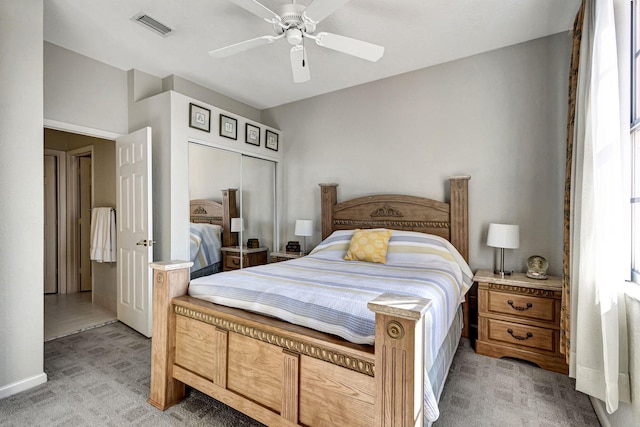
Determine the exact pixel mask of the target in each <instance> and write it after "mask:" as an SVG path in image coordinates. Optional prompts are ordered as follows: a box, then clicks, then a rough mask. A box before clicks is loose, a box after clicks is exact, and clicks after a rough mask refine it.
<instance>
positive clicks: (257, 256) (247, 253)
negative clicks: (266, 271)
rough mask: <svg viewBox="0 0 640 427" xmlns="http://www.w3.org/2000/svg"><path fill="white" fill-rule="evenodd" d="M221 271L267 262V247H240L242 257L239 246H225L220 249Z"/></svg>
mask: <svg viewBox="0 0 640 427" xmlns="http://www.w3.org/2000/svg"><path fill="white" fill-rule="evenodd" d="M220 250H221V251H222V271H231V270H237V269H239V268H246V267H253V266H256V265H262V264H266V263H267V248H266V247H260V248H251V249H249V248H247V247H246V246H243V247H242V257H241V256H240V247H239V246H225V247H223V248H222V249H220Z"/></svg>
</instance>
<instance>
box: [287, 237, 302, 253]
mask: <svg viewBox="0 0 640 427" xmlns="http://www.w3.org/2000/svg"><path fill="white" fill-rule="evenodd" d="M287 252H291V253H300V242H297V241H295V240H290V241H289V242H288V243H287Z"/></svg>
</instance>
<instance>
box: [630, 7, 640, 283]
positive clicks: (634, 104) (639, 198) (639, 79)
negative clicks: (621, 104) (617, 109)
mask: <svg viewBox="0 0 640 427" xmlns="http://www.w3.org/2000/svg"><path fill="white" fill-rule="evenodd" d="M638 22H640V5H639V4H638V2H636V1H632V2H631V54H632V57H631V99H630V101H631V118H630V119H631V138H629V140H630V141H631V233H632V234H631V278H632V280H633V281H634V282H636V283H640V114H639V111H638V110H639V108H640V90H638V84H640V31H638Z"/></svg>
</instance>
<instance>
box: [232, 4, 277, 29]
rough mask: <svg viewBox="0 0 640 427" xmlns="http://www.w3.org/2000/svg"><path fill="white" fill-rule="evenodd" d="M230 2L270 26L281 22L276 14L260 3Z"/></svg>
mask: <svg viewBox="0 0 640 427" xmlns="http://www.w3.org/2000/svg"><path fill="white" fill-rule="evenodd" d="M230 1H231V2H232V3H235V4H236V5H238V6H240V7H241V8H243V9H245V10H248V11H249V12H251V13H253V14H254V15H256V16H259V17H260V18H262V19H264V20H265V21H267V22H269V23H271V24H277V23H278V22H281V21H282V19H281V18H280V16H279V15H278V14H277V13H275V12H274V11H272V10H271V9H269V8H268V7H266V6H265V5H263V4H262V3H260V2H258V1H256V0H230Z"/></svg>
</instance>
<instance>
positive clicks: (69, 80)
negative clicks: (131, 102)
mask: <svg viewBox="0 0 640 427" xmlns="http://www.w3.org/2000/svg"><path fill="white" fill-rule="evenodd" d="M44 65H45V68H44V89H45V90H44V117H45V118H46V119H50V120H56V121H60V122H64V123H70V124H76V125H82V126H85V127H88V128H93V129H100V130H106V131H110V132H115V133H119V134H126V133H127V130H128V112H127V73H126V72H125V71H123V70H120V69H118V68H115V67H112V66H109V65H106V64H104V63H102V62H98V61H95V60H93V59H91V58H87V57H86V56H83V55H78V54H77V53H74V52H72V51H70V50H67V49H64V48H62V47H60V46H57V45H55V44H51V43H48V42H45V43H44Z"/></svg>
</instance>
